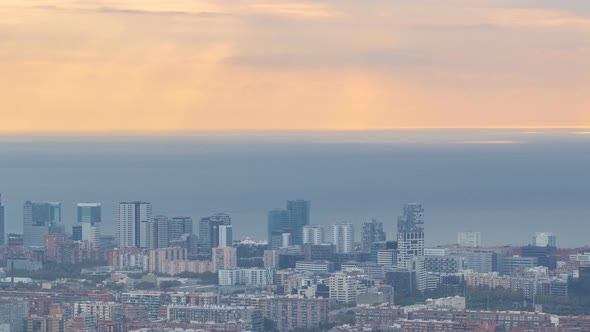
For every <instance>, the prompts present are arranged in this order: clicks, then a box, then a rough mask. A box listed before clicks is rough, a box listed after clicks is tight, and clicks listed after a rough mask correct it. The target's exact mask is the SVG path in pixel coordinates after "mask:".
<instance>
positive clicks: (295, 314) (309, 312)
mask: <svg viewBox="0 0 590 332" xmlns="http://www.w3.org/2000/svg"><path fill="white" fill-rule="evenodd" d="M259 303H260V305H261V307H262V312H263V315H264V317H265V318H266V319H268V320H270V321H273V322H274V323H275V324H276V327H277V329H278V330H279V331H293V330H295V329H314V328H318V327H319V326H320V324H323V323H328V322H329V319H330V299H325V298H305V297H302V296H274V297H267V298H263V299H260V301H259Z"/></svg>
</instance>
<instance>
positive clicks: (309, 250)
mask: <svg viewBox="0 0 590 332" xmlns="http://www.w3.org/2000/svg"><path fill="white" fill-rule="evenodd" d="M334 251H335V248H334V245H333V244H331V243H322V244H304V245H303V246H302V247H301V252H302V253H303V256H304V257H305V260H306V261H333V260H334Z"/></svg>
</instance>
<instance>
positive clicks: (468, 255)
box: [450, 249, 498, 273]
mask: <svg viewBox="0 0 590 332" xmlns="http://www.w3.org/2000/svg"><path fill="white" fill-rule="evenodd" d="M450 255H452V256H458V257H464V258H465V259H466V267H465V268H466V269H469V270H473V271H474V272H479V273H490V272H493V271H497V270H498V268H497V260H498V254H496V253H495V252H492V251H484V250H467V249H463V250H453V251H451V252H450Z"/></svg>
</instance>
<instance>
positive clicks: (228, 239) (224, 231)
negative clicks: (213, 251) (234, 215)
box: [219, 225, 233, 247]
mask: <svg viewBox="0 0 590 332" xmlns="http://www.w3.org/2000/svg"><path fill="white" fill-rule="evenodd" d="M232 245H233V227H232V225H221V226H219V246H220V247H231V246H232Z"/></svg>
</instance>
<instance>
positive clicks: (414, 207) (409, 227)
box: [397, 203, 424, 268]
mask: <svg viewBox="0 0 590 332" xmlns="http://www.w3.org/2000/svg"><path fill="white" fill-rule="evenodd" d="M397 247H398V249H399V253H398V255H397V267H399V268H406V267H407V268H409V267H410V266H408V264H407V263H408V262H409V261H410V260H411V259H412V257H414V256H424V208H422V205H421V204H416V203H408V204H405V205H404V214H403V215H402V216H401V217H399V218H398V221H397Z"/></svg>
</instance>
